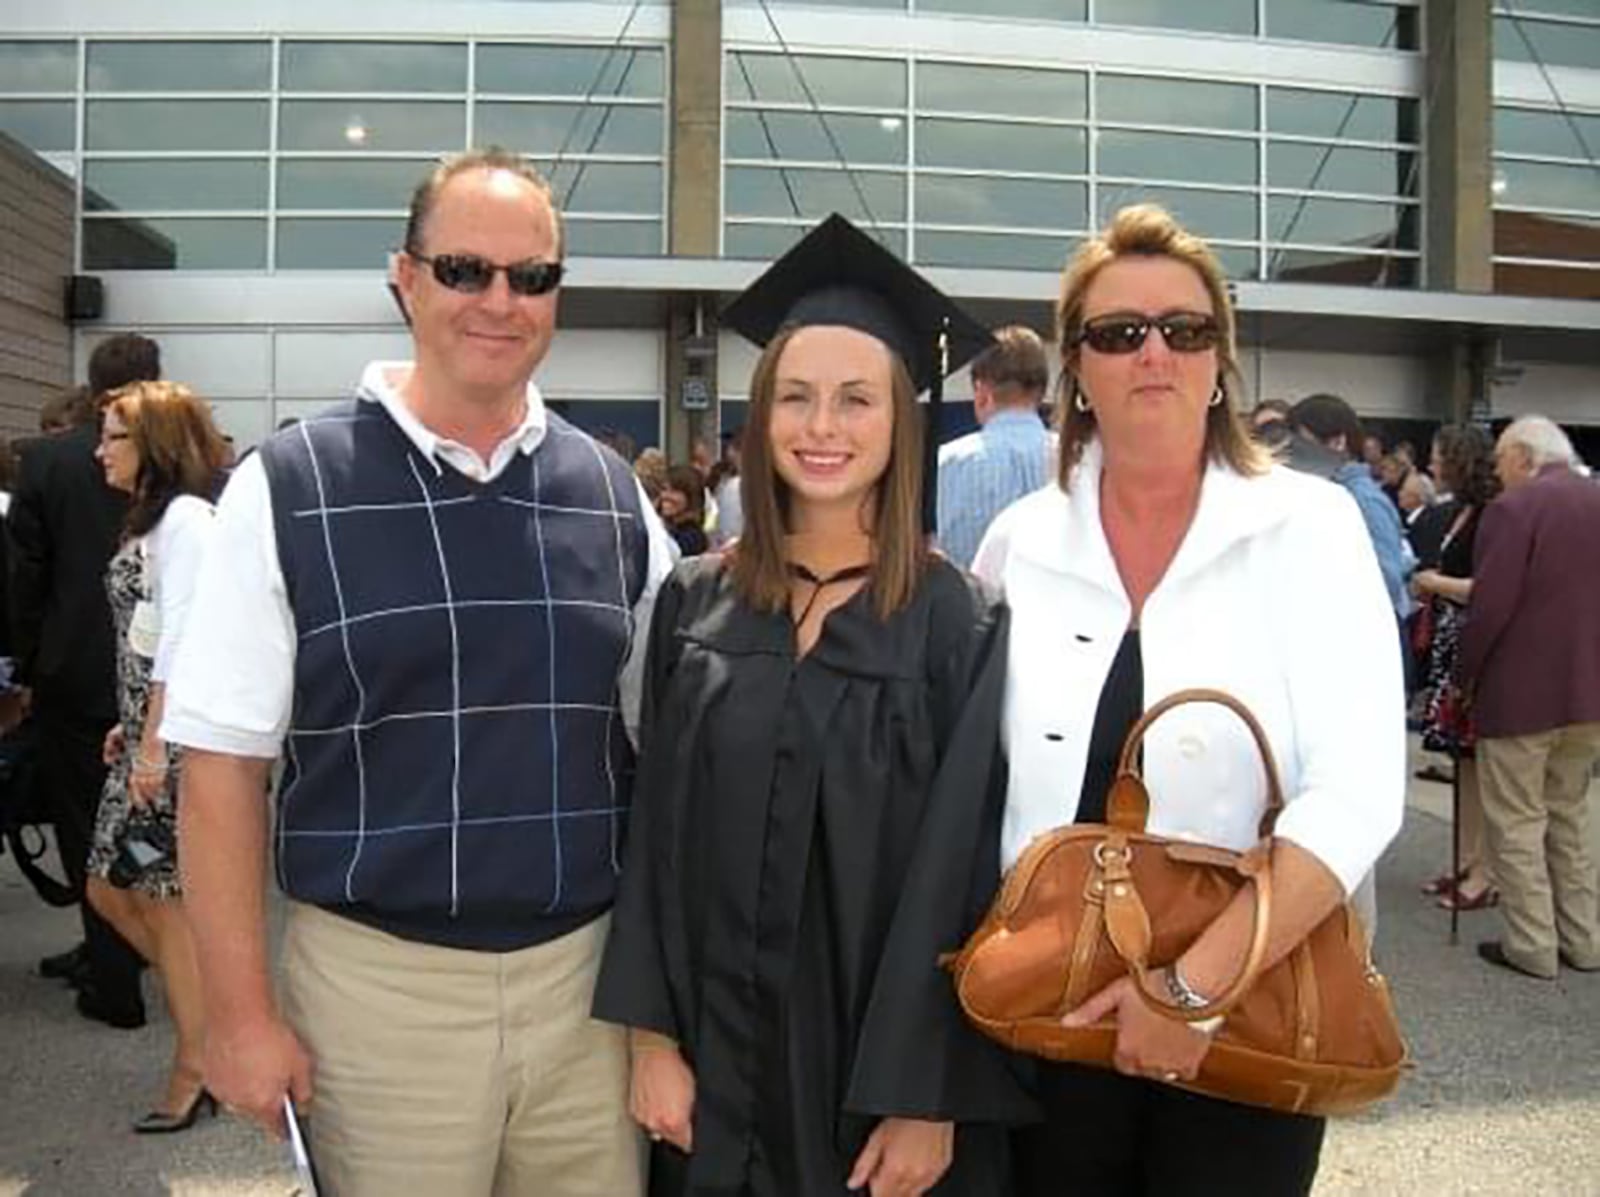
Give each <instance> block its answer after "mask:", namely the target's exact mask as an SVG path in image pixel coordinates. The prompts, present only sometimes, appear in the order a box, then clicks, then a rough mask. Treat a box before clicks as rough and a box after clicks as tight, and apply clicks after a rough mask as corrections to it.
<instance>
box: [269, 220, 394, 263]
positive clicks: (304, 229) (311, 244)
mask: <svg viewBox="0 0 1600 1197" xmlns="http://www.w3.org/2000/svg"><path fill="white" fill-rule="evenodd" d="M405 231H406V222H405V218H404V217H400V216H390V217H364V218H350V217H343V216H340V217H333V218H311V217H298V218H295V219H288V220H279V221H278V269H279V270H382V269H383V268H384V267H385V265H386V264H387V263H388V261H389V255H390V254H391V253H393V252H394V251H395V250H396V249H397V248H399V245H400V243H401V241H403V240H404V239H405Z"/></svg>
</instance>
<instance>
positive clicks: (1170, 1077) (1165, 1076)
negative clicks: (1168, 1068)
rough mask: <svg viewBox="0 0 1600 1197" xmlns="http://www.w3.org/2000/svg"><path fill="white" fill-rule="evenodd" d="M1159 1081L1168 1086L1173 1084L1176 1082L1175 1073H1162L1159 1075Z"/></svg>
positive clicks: (1176, 1075) (1176, 1076)
mask: <svg viewBox="0 0 1600 1197" xmlns="http://www.w3.org/2000/svg"><path fill="white" fill-rule="evenodd" d="M1161 1079H1162V1080H1164V1081H1166V1082H1167V1084H1169V1085H1171V1084H1175V1083H1176V1082H1177V1080H1178V1074H1177V1073H1175V1072H1163V1073H1162V1074H1161Z"/></svg>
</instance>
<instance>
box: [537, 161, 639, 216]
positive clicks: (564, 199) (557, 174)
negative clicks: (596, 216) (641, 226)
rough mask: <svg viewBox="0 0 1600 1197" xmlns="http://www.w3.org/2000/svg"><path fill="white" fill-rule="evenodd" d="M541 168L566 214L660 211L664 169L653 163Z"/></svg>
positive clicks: (593, 163) (579, 164)
mask: <svg viewBox="0 0 1600 1197" xmlns="http://www.w3.org/2000/svg"><path fill="white" fill-rule="evenodd" d="M539 166H540V168H541V169H542V170H544V171H545V174H546V176H547V177H548V178H549V180H550V186H551V187H552V188H554V189H555V193H556V199H557V201H558V206H559V207H560V209H561V211H563V212H648V213H655V212H660V211H661V207H662V202H663V201H662V198H661V188H662V182H661V167H660V166H658V165H655V164H653V163H648V164H637V165H636V164H633V163H628V164H622V163H611V162H563V163H562V164H561V166H560V167H559V168H558V169H555V170H552V169H550V166H549V164H548V163H543V162H541V163H540V164H539Z"/></svg>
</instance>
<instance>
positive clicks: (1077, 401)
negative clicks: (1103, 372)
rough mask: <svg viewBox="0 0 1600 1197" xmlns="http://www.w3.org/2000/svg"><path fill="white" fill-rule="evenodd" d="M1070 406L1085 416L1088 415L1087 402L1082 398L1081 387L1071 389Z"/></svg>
mask: <svg viewBox="0 0 1600 1197" xmlns="http://www.w3.org/2000/svg"><path fill="white" fill-rule="evenodd" d="M1072 406H1073V407H1075V408H1077V409H1078V410H1079V411H1081V412H1083V413H1084V414H1085V415H1087V414H1088V412H1089V400H1088V399H1087V398H1086V397H1085V396H1084V393H1083V388H1082V387H1073V388H1072Z"/></svg>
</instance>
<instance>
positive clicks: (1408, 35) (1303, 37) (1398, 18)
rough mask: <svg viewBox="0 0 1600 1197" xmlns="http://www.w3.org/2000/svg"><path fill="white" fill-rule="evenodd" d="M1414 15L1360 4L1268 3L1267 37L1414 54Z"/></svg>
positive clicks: (1353, 0)
mask: <svg viewBox="0 0 1600 1197" xmlns="http://www.w3.org/2000/svg"><path fill="white" fill-rule="evenodd" d="M1416 25H1417V23H1416V20H1415V15H1414V13H1413V12H1411V11H1408V10H1405V9H1401V8H1398V7H1396V6H1395V5H1393V4H1363V3H1361V2H1360V0H1267V29H1266V34H1267V36H1268V37H1276V38H1285V39H1289V40H1293V41H1305V42H1329V43H1332V44H1334V45H1342V46H1368V47H1372V48H1383V49H1391V50H1415V49H1416V48H1417V46H1416V33H1415V31H1416Z"/></svg>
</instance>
